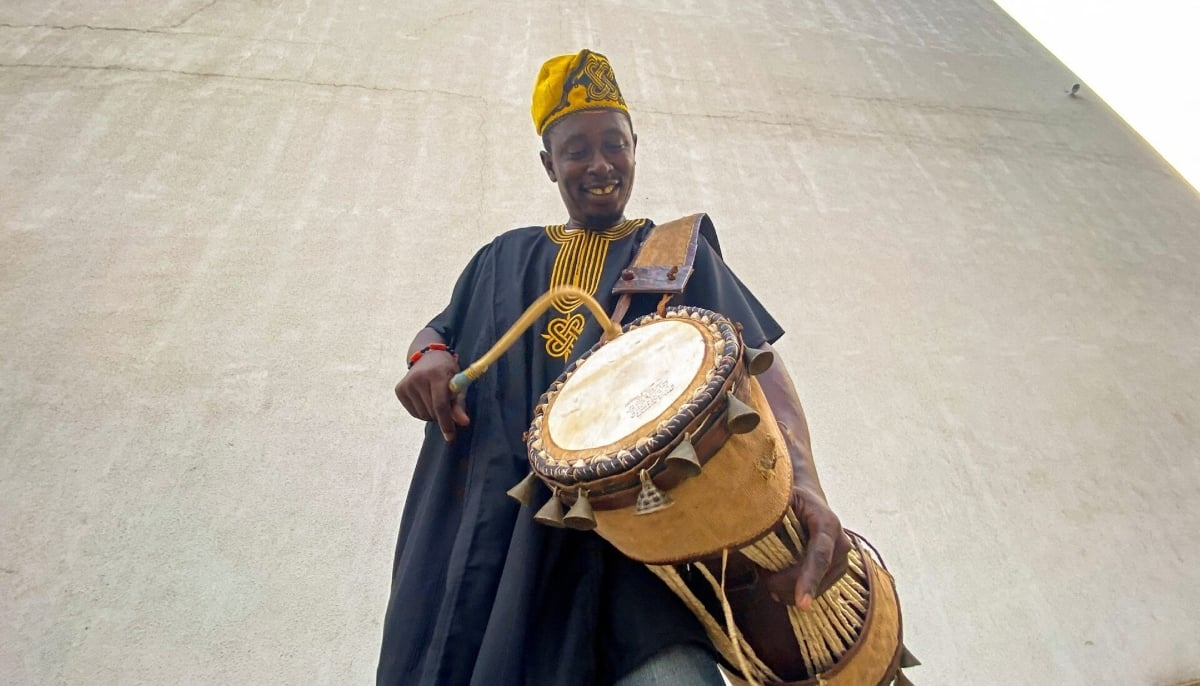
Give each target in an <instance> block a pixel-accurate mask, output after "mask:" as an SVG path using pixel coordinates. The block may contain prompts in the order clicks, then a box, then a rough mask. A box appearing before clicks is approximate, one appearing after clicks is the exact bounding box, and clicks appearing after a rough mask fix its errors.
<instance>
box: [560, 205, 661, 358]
mask: <svg viewBox="0 0 1200 686" xmlns="http://www.w3.org/2000/svg"><path fill="white" fill-rule="evenodd" d="M645 223H646V220H645V219H628V220H626V221H624V222H621V223H620V224H618V225H616V226H614V227H612V228H611V229H605V230H604V231H587V230H584V229H567V228H566V227H565V226H563V225H561V224H558V225H553V226H547V227H546V236H547V237H548V238H549V239H550V240H551V241H553V242H554V243H556V244H558V246H559V248H558V255H557V256H556V257H555V258H554V269H553V270H552V271H551V272H550V288H554V287H556V286H575V287H577V288H580V289H583V290H584V291H587V292H588V293H591V294H592V295H593V296H595V295H596V289H597V288H598V287H599V286H600V275H601V274H602V273H603V272H604V261H605V259H606V258H607V257H608V246H609V244H610V243H612V242H613V241H619V240H621V239H622V238H625V237H627V236H629V235H630V234H632V233H633V232H634V231H637V230H638V229H639V228H641V226H642V225H643V224H645ZM551 304H552V305H553V307H554V309H555V310H556V311H557V312H558V313H559V314H560V315H562V316H560V317H554V318H552V319H551V320H550V321H549V322H548V323H547V324H546V333H544V334H542V338H543V339H545V341H546V354H547V355H549V356H550V357H556V358H560V359H562V360H563V361H564V362H565V361H566V360H567V359H568V358H570V357H571V351H572V350H573V349H574V348H575V342H576V341H578V340H579V337H580V336H581V335H582V334H583V328H584V324H585V323H586V321H585V320H584V318H583V315H582V314H580V313H578V312H575V310H577V309H579V306H580V305H581V304H582V302H581V301H580V300H579V298H575V297H569V296H567V297H561V298H557V299H555V300H554V302H553V303H551Z"/></svg>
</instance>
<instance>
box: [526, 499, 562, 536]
mask: <svg viewBox="0 0 1200 686" xmlns="http://www.w3.org/2000/svg"><path fill="white" fill-rule="evenodd" d="M533 521H535V522H537V523H538V524H545V525H546V526H552V527H554V528H555V529H561V528H563V511H562V501H561V500H559V499H558V491H557V490H556V491H554V495H552V496H550V499H549V500H547V501H546V504H545V505H542V509H540V510H538V511H537V514H535V515H534V516H533Z"/></svg>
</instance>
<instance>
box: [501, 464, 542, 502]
mask: <svg viewBox="0 0 1200 686" xmlns="http://www.w3.org/2000/svg"><path fill="white" fill-rule="evenodd" d="M536 490H537V475H536V474H534V473H533V472H529V474H528V475H526V477H525V478H524V479H521V482H520V483H518V484H517V485H516V486H513V487H512V488H510V489H508V491H506V493H508V497H510V498H512V499H513V500H515V501H517V502H518V503H521V504H522V505H525V506H528V505H529V503H532V502H533V493H534V491H536Z"/></svg>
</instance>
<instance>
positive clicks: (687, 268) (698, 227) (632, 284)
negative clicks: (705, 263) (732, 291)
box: [612, 213, 719, 295]
mask: <svg viewBox="0 0 1200 686" xmlns="http://www.w3.org/2000/svg"><path fill="white" fill-rule="evenodd" d="M701 231H704V233H705V235H706V236H710V237H713V238H715V236H716V232H715V231H714V229H713V225H712V220H711V219H709V218H708V215H707V214H704V213H700V214H693V215H691V216H687V217H683V218H680V219H676V220H674V221H669V222H667V223H665V224H659V225H657V226H655V227H654V228H653V229H652V230H651V231H650V235H649V236H648V237H647V238H646V240H645V242H643V243H642V247H641V248H640V249H639V250H638V254H637V256H636V257H634V258H633V262H630V263H629V266H628V267H627V268H626V269H625V270H624V271H623V272H621V278H619V279H618V280H617V285H616V286H613V291H612V292H613V294H615V295H627V294H636V293H661V294H669V295H678V294H679V293H682V292H683V289H684V287H685V286H687V282H688V279H689V278H691V276H692V265H693V264H694V263H695V261H696V249H697V246H698V244H699V241H700V232H701ZM712 240H713V239H712V238H710V239H709V241H710V242H712ZM718 250H719V249H718Z"/></svg>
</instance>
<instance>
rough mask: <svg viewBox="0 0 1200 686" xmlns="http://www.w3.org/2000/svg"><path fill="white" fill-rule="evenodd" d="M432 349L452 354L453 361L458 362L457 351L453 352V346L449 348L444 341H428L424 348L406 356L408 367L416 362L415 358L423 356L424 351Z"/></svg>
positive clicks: (410, 367)
mask: <svg viewBox="0 0 1200 686" xmlns="http://www.w3.org/2000/svg"><path fill="white" fill-rule="evenodd" d="M433 350H436V351H438V352H444V353H450V354H451V355H453V356H454V361H455V362H458V353H456V352H454V348H451V347H450V346H448V345H446V344H445V343H430V344H429V345H427V346H425V347H424V348H421V349H420V350H418V351H417V352H415V353H413V354H412V357H409V358H408V368H409V369H412V367H413V365H414V364H416V363H417V360H419V359H421V358H422V357H424V355H425V353H427V352H430V351H433Z"/></svg>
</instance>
